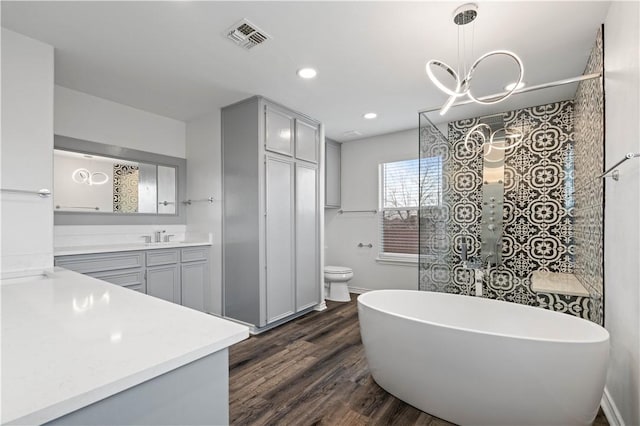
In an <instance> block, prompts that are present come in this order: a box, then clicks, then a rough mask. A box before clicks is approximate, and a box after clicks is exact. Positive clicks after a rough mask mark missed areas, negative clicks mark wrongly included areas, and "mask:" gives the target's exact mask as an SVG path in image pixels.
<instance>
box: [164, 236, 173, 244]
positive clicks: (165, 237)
mask: <svg viewBox="0 0 640 426" xmlns="http://www.w3.org/2000/svg"><path fill="white" fill-rule="evenodd" d="M171 237H175V235H173V234H169V235H165V236H164V242H165V243H170V242H171Z"/></svg>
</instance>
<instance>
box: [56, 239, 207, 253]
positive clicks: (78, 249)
mask: <svg viewBox="0 0 640 426" xmlns="http://www.w3.org/2000/svg"><path fill="white" fill-rule="evenodd" d="M210 245H211V243H210V242H209V241H171V242H169V243H131V244H100V245H86V246H73V247H54V249H53V255H54V256H69V255H72V254H92V253H111V252H118V251H136V250H157V249H168V248H184V247H194V246H210Z"/></svg>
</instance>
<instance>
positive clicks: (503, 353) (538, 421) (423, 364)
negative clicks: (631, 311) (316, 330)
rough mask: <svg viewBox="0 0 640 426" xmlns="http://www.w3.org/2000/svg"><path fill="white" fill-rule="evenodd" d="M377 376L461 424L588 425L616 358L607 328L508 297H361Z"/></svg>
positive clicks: (363, 328)
mask: <svg viewBox="0 0 640 426" xmlns="http://www.w3.org/2000/svg"><path fill="white" fill-rule="evenodd" d="M358 314H359V317H360V332H361V334H362V343H363V345H364V349H365V354H366V357H367V361H368V363H369V368H370V370H371V375H372V376H373V378H374V380H375V381H376V382H377V383H378V384H379V385H380V386H381V387H383V388H384V389H385V390H387V391H388V392H389V393H391V394H393V395H394V396H396V397H398V398H400V399H401V400H403V401H405V402H407V403H409V404H411V405H413V406H414V407H416V408H419V409H420V410H422V411H425V412H427V413H429V414H432V415H434V416H438V417H440V418H443V419H445V420H448V421H451V422H454V423H457V424H461V425H512V426H515V425H563V426H564V425H586V424H591V422H592V421H593V419H594V417H595V416H596V414H597V412H598V406H599V403H600V400H601V398H602V393H603V390H604V383H605V376H606V371H607V363H608V358H609V333H608V332H607V331H606V330H605V329H604V328H602V327H600V326H599V325H597V324H595V323H592V322H589V321H587V320H583V319H580V318H576V317H572V316H570V315H567V314H563V313H558V312H552V311H548V310H544V309H540V308H535V307H530V306H524V305H518V304H515V303H509V302H500V301H496V300H490V299H483V298H479V297H470V296H460V295H452V294H444V293H433V292H425V291H411V290H379V291H372V292H368V293H365V294H362V295H360V296H359V297H358Z"/></svg>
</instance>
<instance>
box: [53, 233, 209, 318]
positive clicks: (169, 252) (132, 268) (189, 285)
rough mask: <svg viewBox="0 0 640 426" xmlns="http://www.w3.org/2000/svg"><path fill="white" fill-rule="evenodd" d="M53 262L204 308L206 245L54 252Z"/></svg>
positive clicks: (194, 306) (141, 290) (173, 300)
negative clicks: (109, 251) (111, 251)
mask: <svg viewBox="0 0 640 426" xmlns="http://www.w3.org/2000/svg"><path fill="white" fill-rule="evenodd" d="M55 265H56V266H61V267H63V268H66V269H70V270H72V271H76V272H80V273H82V274H86V275H89V276H91V277H94V278H98V279H101V280H103V281H107V282H110V283H112V284H117V285H120V286H123V287H126V288H128V289H131V290H136V291H139V292H141V293H145V294H148V295H150V296H154V297H158V298H160V299H164V300H167V301H169V302H173V303H178V304H181V305H184V306H188V307H190V308H193V309H197V310H199V311H203V312H204V311H205V302H204V301H205V294H206V293H205V289H206V288H207V286H208V283H209V248H208V247H206V246H197V247H185V248H170V249H153V250H145V251H124V252H115V253H94V254H79V255H71V256H57V257H56V258H55Z"/></svg>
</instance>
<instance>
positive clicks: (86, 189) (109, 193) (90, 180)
mask: <svg viewBox="0 0 640 426" xmlns="http://www.w3.org/2000/svg"><path fill="white" fill-rule="evenodd" d="M53 152H54V155H53V159H54V160H53V170H54V179H53V204H54V208H55V211H58V212H82V213H114V214H140V213H142V214H145V213H146V214H160V215H175V214H176V213H177V209H176V203H177V186H176V183H177V182H176V180H177V170H176V167H173V166H165V165H156V164H151V163H145V162H141V161H130V160H124V159H121V158H114V157H106V156H100V155H94V154H87V153H83V152H76V151H71V150H63V149H54V150H53Z"/></svg>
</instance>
